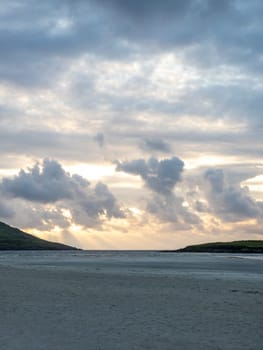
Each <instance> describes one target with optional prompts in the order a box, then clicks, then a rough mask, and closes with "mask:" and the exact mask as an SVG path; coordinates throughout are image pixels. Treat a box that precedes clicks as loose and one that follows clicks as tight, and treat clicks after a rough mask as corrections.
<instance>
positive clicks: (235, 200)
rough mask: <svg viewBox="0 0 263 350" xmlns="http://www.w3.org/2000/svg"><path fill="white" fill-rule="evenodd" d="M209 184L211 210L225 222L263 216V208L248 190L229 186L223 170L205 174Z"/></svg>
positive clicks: (237, 185) (210, 171) (214, 170)
mask: <svg viewBox="0 0 263 350" xmlns="http://www.w3.org/2000/svg"><path fill="white" fill-rule="evenodd" d="M204 178H205V180H206V181H207V182H208V192H207V199H208V201H209V204H210V208H211V209H212V211H213V212H214V214H216V215H217V216H219V217H220V218H222V219H223V220H224V221H231V222H236V221H243V220H247V219H251V218H259V217H260V216H262V214H263V212H262V207H261V205H260V203H258V202H257V201H255V200H254V199H253V198H252V197H251V195H250V193H249V190H248V188H246V187H241V186H240V184H239V183H238V184H229V181H228V180H227V178H226V177H225V174H224V172H223V170H222V169H208V170H207V171H206V172H205V174H204Z"/></svg>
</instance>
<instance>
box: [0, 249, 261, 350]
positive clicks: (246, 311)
mask: <svg viewBox="0 0 263 350" xmlns="http://www.w3.org/2000/svg"><path fill="white" fill-rule="evenodd" d="M261 258H262V257H261ZM262 336H263V260H262V259H260V257H258V258H257V257H255V259H244V258H240V257H233V256H232V257H229V256H227V255H225V256H223V255H217V256H215V255H210V254H204V255H202V254H182V255H178V254H158V253H108V254H105V253H100V252H97V253H91V254H90V253H81V252H79V253H74V254H73V253H67V254H63V253H55V252H52V253H50V254H49V253H41V252H40V253H35V254H34V253H16V252H12V253H0V348H1V349H3V350H31V349H32V350H40V349H41V350H44V349H45V350H68V349H70V350H82V349H83V350H84V349H85V350H87V349H88V350H93V349H94V350H96V349H98V350H99V349H101V350H118V349H122V350H130V349H136V350H141V349H142V350H143V349H151V350H154V349H163V350H169V349H178V350H180V349H184V350H187V349H193V350H199V349H200V350H201V349H202V350H206V349H211V350H212V349H222V350H227V349H236V350H242V349H244V350H245V349H246V350H249V349H251V350H257V349H258V350H259V349H260V350H261V349H262Z"/></svg>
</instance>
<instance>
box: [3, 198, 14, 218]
mask: <svg viewBox="0 0 263 350" xmlns="http://www.w3.org/2000/svg"><path fill="white" fill-rule="evenodd" d="M14 215H15V212H14V210H13V209H12V208H10V207H9V206H8V205H6V204H5V203H4V202H3V201H1V200H0V218H2V219H11V218H12V217H14Z"/></svg>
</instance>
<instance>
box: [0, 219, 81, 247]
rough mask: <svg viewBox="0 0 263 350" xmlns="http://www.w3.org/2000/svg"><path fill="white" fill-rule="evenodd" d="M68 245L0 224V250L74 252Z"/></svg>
mask: <svg viewBox="0 0 263 350" xmlns="http://www.w3.org/2000/svg"><path fill="white" fill-rule="evenodd" d="M74 249H76V248H73V247H70V246H68V245H64V244H60V243H55V242H49V241H46V240H44V239H40V238H37V237H35V236H32V235H30V234H28V233H25V232H23V231H20V230H19V229H17V228H14V227H11V226H9V225H6V224H4V223H3V222H0V250H74Z"/></svg>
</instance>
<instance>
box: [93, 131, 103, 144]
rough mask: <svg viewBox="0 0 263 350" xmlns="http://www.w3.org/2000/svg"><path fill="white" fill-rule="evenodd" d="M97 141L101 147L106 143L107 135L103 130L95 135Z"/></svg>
mask: <svg viewBox="0 0 263 350" xmlns="http://www.w3.org/2000/svg"><path fill="white" fill-rule="evenodd" d="M94 139H95V141H96V142H97V143H98V145H99V146H100V147H103V146H104V143H105V137H104V134H103V133H102V132H98V133H97V134H96V135H95V137H94Z"/></svg>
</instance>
